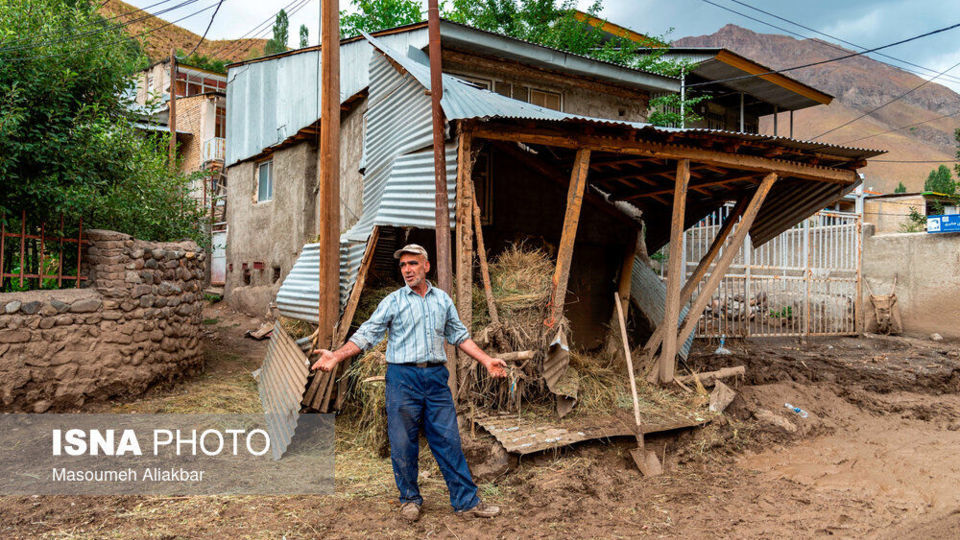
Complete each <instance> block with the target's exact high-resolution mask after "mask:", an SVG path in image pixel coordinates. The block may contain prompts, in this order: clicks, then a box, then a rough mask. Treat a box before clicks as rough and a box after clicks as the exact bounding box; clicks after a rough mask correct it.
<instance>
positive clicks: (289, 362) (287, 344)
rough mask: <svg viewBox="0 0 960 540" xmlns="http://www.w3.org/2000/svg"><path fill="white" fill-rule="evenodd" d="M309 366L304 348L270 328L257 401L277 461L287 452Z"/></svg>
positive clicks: (276, 328) (278, 326)
mask: <svg viewBox="0 0 960 540" xmlns="http://www.w3.org/2000/svg"><path fill="white" fill-rule="evenodd" d="M309 373H310V366H309V361H308V360H307V357H306V356H304V354H303V351H301V350H300V347H298V346H297V344H296V343H295V342H294V341H293V339H292V338H291V337H290V336H289V335H288V334H287V333H286V332H285V331H284V330H283V327H281V326H280V325H279V324H278V325H276V326H275V327H274V329H273V333H272V334H271V336H270V344H269V345H268V346H267V356H266V357H265V358H264V359H263V366H262V367H261V368H260V371H259V375H258V376H257V386H258V388H259V390H260V403H261V404H263V412H264V415H265V416H266V421H267V432H268V433H269V434H270V451H271V453H272V454H273V459H275V460H277V459H280V457H281V456H283V453H284V452H286V451H287V446H288V445H289V444H290V441H291V440H292V439H293V433H294V431H296V429H297V421H298V420H299V419H300V401H301V400H302V399H303V392H304V391H305V390H306V388H307V375H308V374H309Z"/></svg>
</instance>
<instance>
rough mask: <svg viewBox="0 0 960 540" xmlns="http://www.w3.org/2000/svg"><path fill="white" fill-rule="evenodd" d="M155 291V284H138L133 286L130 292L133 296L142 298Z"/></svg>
mask: <svg viewBox="0 0 960 540" xmlns="http://www.w3.org/2000/svg"><path fill="white" fill-rule="evenodd" d="M152 292H153V285H137V286H136V287H134V288H133V292H132V293H130V296H131V297H133V298H140V297H141V296H143V295H145V294H150V293H152Z"/></svg>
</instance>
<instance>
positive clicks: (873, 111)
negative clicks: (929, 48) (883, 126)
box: [810, 62, 960, 141]
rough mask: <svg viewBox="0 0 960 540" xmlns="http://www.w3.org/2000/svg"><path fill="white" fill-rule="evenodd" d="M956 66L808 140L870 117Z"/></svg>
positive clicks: (956, 65) (955, 65)
mask: <svg viewBox="0 0 960 540" xmlns="http://www.w3.org/2000/svg"><path fill="white" fill-rule="evenodd" d="M958 66H960V62H957V63H956V64H954V65H952V66H950V67H948V68H947V69H945V70H943V71H941V72H940V73H938V74H937V75H935V76H934V77H933V78H931V79H928V80H926V81H923V82H922V83H920V84H918V85H917V86H914V87H913V88H911V89H910V90H907V91H906V92H904V93H902V94H900V95H899V96H897V97H895V98H893V99H891V100H889V101H887V102H886V103H883V104H881V105H878V106H876V107H874V108H872V109H870V110H869V111H867V112H865V113H863V114H861V115H860V116H858V117H856V118H854V119H853V120H848V121H846V122H844V123H842V124H840V125H839V126H836V127H834V128H830V129H828V130H827V131H824V132H823V133H821V134H819V135H817V136H816V137H813V138H812V139H810V140H811V141H812V140H815V139H819V138H820V137H823V136H824V135H826V134H828V133H833V132H834V131H836V130H838V129H840V128H842V127H845V126H849V125H850V124H852V123H854V122H856V121H857V120H860V119H861V118H864V117H867V116H870V115H871V114H873V113H875V112H877V111H879V110H880V109H882V108H884V107H886V106H887V105H890V104H891V103H894V102H896V101H900V100H901V99H903V98H905V97H907V96H908V95H910V94H912V93H913V92H915V91H917V90H919V89H921V88H923V87H924V86H926V85H928V84H930V83H932V82H933V81H935V80H937V78H939V77H940V76H941V75H943V74H944V73H946V72H948V71H950V70H952V69H954V68H956V67H958Z"/></svg>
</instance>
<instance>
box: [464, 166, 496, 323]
mask: <svg viewBox="0 0 960 540" xmlns="http://www.w3.org/2000/svg"><path fill="white" fill-rule="evenodd" d="M472 184H473V182H472V181H471V186H470V191H471V192H472V193H474V195H476V193H477V190H476V186H474V185H472ZM473 231H474V234H475V235H476V238H477V258H479V259H480V277H482V278H483V296H484V297H485V298H486V299H487V311H489V312H490V322H491V323H492V324H493V325H498V324H500V315H499V314H498V313H497V304H496V303H495V302H494V301H493V286H492V285H491V284H490V267H489V266H488V265H487V249H486V247H484V245H483V224H482V223H481V222H480V205H478V204H477V197H476V196H474V197H473Z"/></svg>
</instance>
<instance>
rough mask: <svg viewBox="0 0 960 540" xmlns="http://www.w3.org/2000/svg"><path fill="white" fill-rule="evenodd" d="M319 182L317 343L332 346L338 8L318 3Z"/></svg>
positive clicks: (336, 280) (336, 273) (336, 300)
mask: <svg viewBox="0 0 960 540" xmlns="http://www.w3.org/2000/svg"><path fill="white" fill-rule="evenodd" d="M320 8H321V13H322V14H323V16H322V17H321V19H322V20H321V28H320V42H321V44H322V45H323V48H322V49H321V51H320V57H321V58H320V65H321V67H322V69H321V71H320V88H321V91H320V152H319V163H320V171H319V172H320V174H319V176H320V183H319V185H318V192H317V198H316V201H317V229H318V230H317V243H318V244H319V245H318V246H317V250H318V252H319V254H320V262H319V263H318V265H317V266H318V270H319V271H318V274H319V275H318V281H319V284H318V286H319V293H318V302H319V305H318V313H317V326H319V328H320V333H319V343H320V346H321V347H323V348H327V347H330V346H332V343H333V338H334V335H333V328H334V326H335V325H336V324H337V318H338V316H339V315H340V22H339V21H340V10H339V9H338V7H337V3H336V2H334V1H332V0H323V1H322V2H321V6H320Z"/></svg>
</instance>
